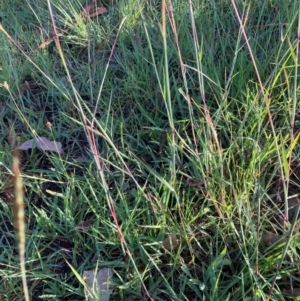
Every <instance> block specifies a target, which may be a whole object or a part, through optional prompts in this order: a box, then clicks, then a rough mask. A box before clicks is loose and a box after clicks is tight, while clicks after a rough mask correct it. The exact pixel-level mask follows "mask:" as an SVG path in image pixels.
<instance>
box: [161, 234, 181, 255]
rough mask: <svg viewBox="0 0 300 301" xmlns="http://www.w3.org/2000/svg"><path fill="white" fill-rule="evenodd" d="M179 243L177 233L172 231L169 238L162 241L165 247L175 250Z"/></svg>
mask: <svg viewBox="0 0 300 301" xmlns="http://www.w3.org/2000/svg"><path fill="white" fill-rule="evenodd" d="M178 245H179V240H178V239H177V237H176V233H171V234H169V235H168V236H167V238H166V239H165V240H164V241H163V242H162V246H163V248H165V249H166V250H168V251H172V250H175V249H176V248H177V247H178Z"/></svg>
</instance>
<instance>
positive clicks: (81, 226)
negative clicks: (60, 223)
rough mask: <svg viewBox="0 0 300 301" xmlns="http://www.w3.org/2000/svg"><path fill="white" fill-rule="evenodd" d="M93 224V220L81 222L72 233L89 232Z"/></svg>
mask: <svg viewBox="0 0 300 301" xmlns="http://www.w3.org/2000/svg"><path fill="white" fill-rule="evenodd" d="M92 223H93V220H91V219H88V220H86V221H80V222H79V223H78V224H77V225H76V227H74V228H73V229H72V230H71V231H74V230H79V231H80V230H88V229H89V228H90V225H91V224H92Z"/></svg>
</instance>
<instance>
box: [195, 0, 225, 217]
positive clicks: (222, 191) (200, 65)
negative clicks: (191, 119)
mask: <svg viewBox="0 0 300 301" xmlns="http://www.w3.org/2000/svg"><path fill="white" fill-rule="evenodd" d="M189 12H190V18H191V26H192V33H193V41H194V51H195V57H196V64H197V69H198V70H199V72H198V80H199V86H200V94H201V95H200V96H201V98H202V102H203V107H204V112H205V116H206V120H207V122H208V124H209V127H210V129H211V131H212V134H213V138H214V140H215V143H216V145H217V151H218V155H219V159H220V162H219V163H220V164H219V165H220V170H221V179H222V180H223V178H224V177H223V175H224V172H223V163H222V162H223V159H222V158H223V156H222V150H221V146H220V143H219V139H218V134H217V131H216V128H215V126H214V123H213V121H212V118H211V116H210V112H209V110H208V107H207V104H206V98H205V93H204V76H203V72H202V64H201V61H200V60H199V54H200V48H199V42H198V37H197V31H196V25H195V20H194V10H193V5H192V1H191V0H189ZM212 202H213V204H214V207H215V209H216V211H217V213H218V215H219V217H221V218H223V214H222V212H221V210H220V208H219V205H218V203H217V201H216V200H215V199H214V198H213V197H212ZM221 205H222V207H224V206H225V189H224V187H223V183H222V187H221Z"/></svg>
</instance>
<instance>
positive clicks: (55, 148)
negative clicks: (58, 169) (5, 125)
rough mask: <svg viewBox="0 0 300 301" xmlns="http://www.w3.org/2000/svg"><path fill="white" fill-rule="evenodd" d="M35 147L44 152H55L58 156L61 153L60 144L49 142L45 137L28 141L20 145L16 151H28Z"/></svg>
mask: <svg viewBox="0 0 300 301" xmlns="http://www.w3.org/2000/svg"><path fill="white" fill-rule="evenodd" d="M36 146H37V147H38V148H39V149H41V150H44V151H51V152H56V153H59V154H61V153H62V152H63V150H62V144H61V143H60V142H56V141H50V140H48V139H47V138H46V137H37V138H36V139H30V140H28V141H26V142H24V143H22V144H21V145H20V146H19V147H18V148H17V149H20V150H28V149H30V148H33V147H36Z"/></svg>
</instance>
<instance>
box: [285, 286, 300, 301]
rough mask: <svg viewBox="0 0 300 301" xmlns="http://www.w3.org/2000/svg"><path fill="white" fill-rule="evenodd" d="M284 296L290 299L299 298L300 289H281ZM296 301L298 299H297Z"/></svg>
mask: <svg viewBox="0 0 300 301" xmlns="http://www.w3.org/2000/svg"><path fill="white" fill-rule="evenodd" d="M282 292H283V293H284V294H285V295H288V296H291V297H299V296H300V288H299V287H295V288H293V289H292V290H288V289H283V291H282ZM297 300H298V299H297Z"/></svg>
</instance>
